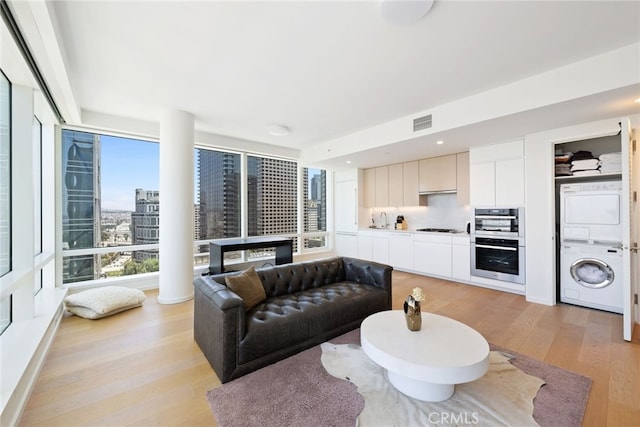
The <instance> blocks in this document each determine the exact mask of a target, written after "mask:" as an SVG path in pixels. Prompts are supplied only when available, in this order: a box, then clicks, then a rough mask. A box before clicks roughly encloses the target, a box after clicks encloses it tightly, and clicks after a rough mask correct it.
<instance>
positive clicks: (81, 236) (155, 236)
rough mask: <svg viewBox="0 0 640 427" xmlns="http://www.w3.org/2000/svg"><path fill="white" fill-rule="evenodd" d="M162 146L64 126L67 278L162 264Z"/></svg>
mask: <svg viewBox="0 0 640 427" xmlns="http://www.w3.org/2000/svg"><path fill="white" fill-rule="evenodd" d="M158 156H159V147H158V144H157V143H155V142H150V141H143V140H139V139H132V138H123V137H118V136H111V135H104V134H97V133H92V132H85V131H79V130H73V129H64V130H63V131H62V175H63V177H62V232H63V238H62V241H63V242H62V244H63V255H64V262H63V268H64V271H63V281H64V282H65V283H70V282H80V281H86V280H95V279H100V278H107V277H114V276H122V275H131V274H139V273H147V272H153V271H157V270H158V268H159V264H158V241H159V226H160V225H159V214H160V199H159V189H158V181H159V172H158V170H159V168H158Z"/></svg>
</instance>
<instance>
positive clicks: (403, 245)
mask: <svg viewBox="0 0 640 427" xmlns="http://www.w3.org/2000/svg"><path fill="white" fill-rule="evenodd" d="M389 264H390V265H392V266H393V267H394V268H398V269H400V270H413V234H411V233H405V232H400V233H390V235H389Z"/></svg>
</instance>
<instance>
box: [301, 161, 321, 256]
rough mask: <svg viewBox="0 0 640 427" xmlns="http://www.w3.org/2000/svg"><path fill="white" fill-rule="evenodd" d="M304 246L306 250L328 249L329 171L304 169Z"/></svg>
mask: <svg viewBox="0 0 640 427" xmlns="http://www.w3.org/2000/svg"><path fill="white" fill-rule="evenodd" d="M302 179H303V188H302V190H303V195H302V203H304V211H303V221H304V230H303V245H304V248H305V249H320V248H326V247H327V233H326V232H327V171H325V170H323V169H311V168H303V170H302Z"/></svg>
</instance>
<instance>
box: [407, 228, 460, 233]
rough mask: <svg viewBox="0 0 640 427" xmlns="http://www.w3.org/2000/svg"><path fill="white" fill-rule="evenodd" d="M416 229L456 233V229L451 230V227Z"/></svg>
mask: <svg viewBox="0 0 640 427" xmlns="http://www.w3.org/2000/svg"><path fill="white" fill-rule="evenodd" d="M416 231H429V232H432V233H457V232H458V230H453V229H451V228H418V229H416Z"/></svg>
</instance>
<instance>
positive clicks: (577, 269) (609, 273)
mask: <svg viewBox="0 0 640 427" xmlns="http://www.w3.org/2000/svg"><path fill="white" fill-rule="evenodd" d="M570 272H571V277H572V278H573V280H575V281H576V283H578V284H579V285H581V286H584V287H585V288H589V289H602V288H606V287H607V286H609V285H610V284H612V283H613V279H614V278H615V274H613V269H612V268H611V267H610V266H609V264H607V263H606V262H604V261H602V260H600V259H597V258H581V259H578V260H576V261H575V262H574V263H573V264H571V268H570Z"/></svg>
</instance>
